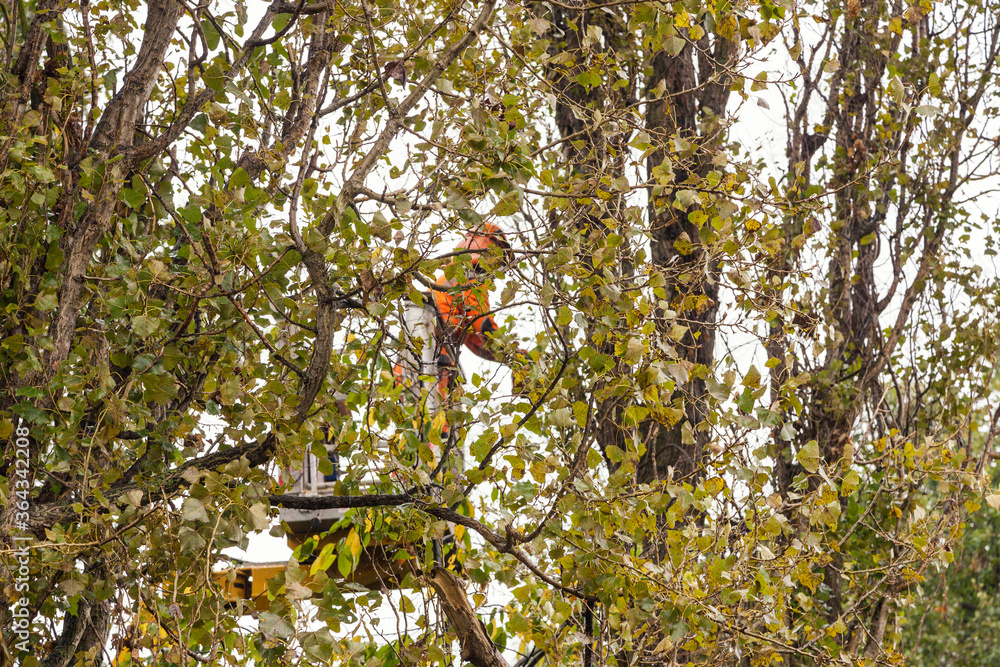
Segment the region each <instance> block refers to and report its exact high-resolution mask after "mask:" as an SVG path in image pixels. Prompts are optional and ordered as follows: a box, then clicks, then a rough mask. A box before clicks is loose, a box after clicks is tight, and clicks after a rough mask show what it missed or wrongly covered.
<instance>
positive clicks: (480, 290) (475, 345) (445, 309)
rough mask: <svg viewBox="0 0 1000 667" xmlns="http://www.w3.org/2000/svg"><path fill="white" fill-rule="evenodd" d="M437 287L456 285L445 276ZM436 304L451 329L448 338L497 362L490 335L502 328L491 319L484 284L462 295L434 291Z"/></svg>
mask: <svg viewBox="0 0 1000 667" xmlns="http://www.w3.org/2000/svg"><path fill="white" fill-rule="evenodd" d="M437 284H438V285H441V286H442V287H453V286H454V281H449V280H445V278H444V277H443V276H442V277H441V278H440V279H439V281H438V283H437ZM434 304H435V305H436V306H437V309H438V312H439V313H441V320H442V322H444V324H445V326H446V327H447V331H445V332H444V334H445V335H446V336H448V337H450V338H451V340H452V341H454V342H455V343H456V345H462V344H464V345H465V346H466V347H467V348H469V350H471V351H472V352H473V354H475V355H476V356H478V357H482V358H483V359H486V360H488V361H497V358H496V356H495V355H494V354H493V353H492V352H491V351H490V350H489V349H488V348H487V339H486V335H487V334H489V333H491V332H493V331H496V330H497V329H498V327H497V323H496V321H495V320H494V319H493V317H492V316H491V315H487V313H488V312H489V311H490V299H489V293H488V292H487V290H486V286H485V285H484V284H482V283H481V282H478V281H477V282H476V283H475V284H474V285H472V286H470V287H469V288H468V289H464V290H461V291H459V292H442V291H439V290H434ZM445 354H447V353H445ZM455 361H457V360H455V359H453V360H452V362H455Z"/></svg>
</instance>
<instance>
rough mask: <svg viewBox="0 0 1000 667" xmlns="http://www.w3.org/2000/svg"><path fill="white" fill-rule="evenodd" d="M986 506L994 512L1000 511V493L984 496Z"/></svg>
mask: <svg viewBox="0 0 1000 667" xmlns="http://www.w3.org/2000/svg"><path fill="white" fill-rule="evenodd" d="M986 504H987V505H989V506H990V507H992V508H993V509H995V510H1000V493H990V494H988V495H987V496H986Z"/></svg>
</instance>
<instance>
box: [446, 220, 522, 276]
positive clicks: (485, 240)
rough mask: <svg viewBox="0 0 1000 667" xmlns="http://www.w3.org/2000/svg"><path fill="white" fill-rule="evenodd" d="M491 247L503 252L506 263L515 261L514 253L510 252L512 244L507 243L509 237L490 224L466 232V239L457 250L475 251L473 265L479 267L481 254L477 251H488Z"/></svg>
mask: <svg viewBox="0 0 1000 667" xmlns="http://www.w3.org/2000/svg"><path fill="white" fill-rule="evenodd" d="M490 246H496V247H498V248H500V249H501V250H503V255H504V260H505V261H507V262H511V261H513V259H514V253H512V252H511V250H510V243H509V242H508V241H507V236H506V235H505V234H504V233H503V231H502V230H501V229H500V228H499V227H497V226H496V225H493V224H490V223H488V222H487V223H484V224H482V225H480V226H479V227H476V228H475V229H472V230H469V231H468V232H466V233H465V238H463V239H462V242H461V243H460V244H459V245H458V247H456V248H455V249H456V250H471V251H473V253H472V265H473V266H477V265H478V264H479V255H480V253H479V252H476V251H484V250H488V249H489V247H490Z"/></svg>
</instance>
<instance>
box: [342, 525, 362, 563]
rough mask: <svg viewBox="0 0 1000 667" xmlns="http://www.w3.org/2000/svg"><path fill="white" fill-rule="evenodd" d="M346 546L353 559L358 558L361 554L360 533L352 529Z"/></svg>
mask: <svg viewBox="0 0 1000 667" xmlns="http://www.w3.org/2000/svg"><path fill="white" fill-rule="evenodd" d="M345 544H346V546H347V549H348V550H349V551H350V552H351V557H352V558H357V557H358V554H360V553H361V538H360V537H358V531H356V530H354V529H353V528H351V532H350V533H349V534H348V535H347V540H346V541H345Z"/></svg>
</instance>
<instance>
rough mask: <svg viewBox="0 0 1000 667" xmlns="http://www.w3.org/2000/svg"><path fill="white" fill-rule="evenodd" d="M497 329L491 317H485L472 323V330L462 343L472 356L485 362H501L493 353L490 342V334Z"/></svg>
mask: <svg viewBox="0 0 1000 667" xmlns="http://www.w3.org/2000/svg"><path fill="white" fill-rule="evenodd" d="M497 329H498V327H497V323H496V322H495V321H494V320H493V318H492V317H490V316H489V315H486V316H484V317H480V318H479V319H478V320H476V321H475V322H473V323H472V330H471V331H470V332H469V333H468V335H466V337H465V340H464V343H465V347H467V348H469V351H471V352H472V353H473V354H474V355H476V356H477V357H479V358H481V359H485V360H486V361H495V362H498V363H499V362H501V361H502V359H500V357H498V356H497V355H496V353H494V351H493V349H491V348H494V347H495V346H496V343H494V342H493V341H492V340H491V334H492V333H493V332H494V331H496V330H497Z"/></svg>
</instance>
